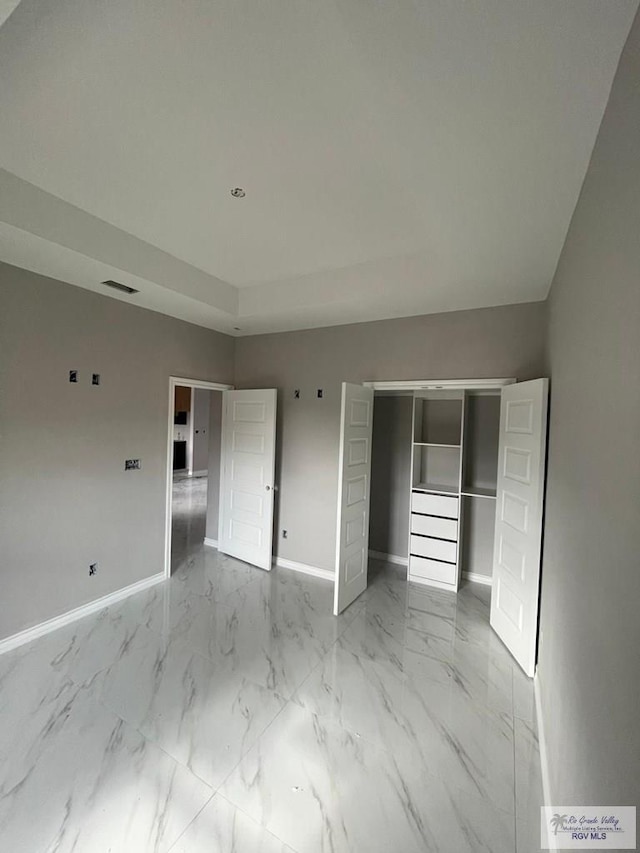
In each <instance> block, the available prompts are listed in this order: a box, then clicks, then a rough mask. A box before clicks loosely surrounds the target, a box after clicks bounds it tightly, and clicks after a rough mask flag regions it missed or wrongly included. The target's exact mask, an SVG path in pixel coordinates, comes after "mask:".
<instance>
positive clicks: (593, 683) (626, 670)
mask: <svg viewBox="0 0 640 853" xmlns="http://www.w3.org/2000/svg"><path fill="white" fill-rule="evenodd" d="M639 81H640V22H639V20H638V19H636V22H635V24H634V26H633V28H632V30H631V34H630V36H629V40H628V43H627V46H626V48H625V50H624V52H623V55H622V59H621V62H620V67H619V69H618V74H617V76H616V78H615V81H614V84H613V88H612V92H611V97H610V100H609V104H608V107H607V110H606V113H605V116H604V119H603V123H602V126H601V129H600V134H599V136H598V140H597V143H596V146H595V149H594V152H593V156H592V160H591V165H590V167H589V170H588V172H587V176H586V179H585V182H584V186H583V189H582V194H581V196H580V200H579V202H578V205H577V208H576V211H575V214H574V217H573V221H572V223H571V227H570V230H569V233H568V236H567V240H566V244H565V247H564V250H563V252H562V256H561V259H560V263H559V266H558V270H557V273H556V277H555V280H554V283H553V286H552V290H551V297H550V338H549V342H550V346H549V356H550V364H551V405H550V418H551V422H550V443H549V469H548V481H547V483H548V484H547V503H546V525H545V541H544V559H543V573H542V606H541V622H540V628H541V648H540V653H539V676H540V683H541V691H542V698H543V709H544V714H543V716H544V723H545V730H546V737H547V742H548V743H547V745H548V752H549V759H550V765H551V768H550V770H551V792H552V796H553V801H554V802H555V803H585V804H589V803H602V804H621V805H622V804H627V805H635V804H637V803H638V801H639V800H640V738H639V737H638V716H639V709H640V664H639V651H638V650H639V649H640V617H639V616H638V613H639V608H640V450H639V441H640V390H639V384H638V380H639V378H640V84H639Z"/></svg>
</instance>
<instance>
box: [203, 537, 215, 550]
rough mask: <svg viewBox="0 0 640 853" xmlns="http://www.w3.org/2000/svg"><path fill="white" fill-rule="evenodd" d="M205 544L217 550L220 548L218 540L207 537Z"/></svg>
mask: <svg viewBox="0 0 640 853" xmlns="http://www.w3.org/2000/svg"><path fill="white" fill-rule="evenodd" d="M204 544H205V545H207V546H208V547H209V548H217V547H218V540H217V539H208V538H207V537H206V536H205V540H204Z"/></svg>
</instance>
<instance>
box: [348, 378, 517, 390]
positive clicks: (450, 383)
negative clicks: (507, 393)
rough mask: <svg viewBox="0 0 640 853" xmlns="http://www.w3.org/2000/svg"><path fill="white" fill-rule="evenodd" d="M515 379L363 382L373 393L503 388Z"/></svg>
mask: <svg viewBox="0 0 640 853" xmlns="http://www.w3.org/2000/svg"><path fill="white" fill-rule="evenodd" d="M515 381H516V380H515V379H511V378H509V379H406V380H393V381H391V382H377V381H373V382H363V383H362V384H363V385H364V386H365V387H367V388H373V390H374V391H427V390H428V391H441V390H442V391H451V390H455V391H462V390H465V391H474V390H476V389H478V390H482V389H488V388H504V386H505V385H513V384H514V382H515Z"/></svg>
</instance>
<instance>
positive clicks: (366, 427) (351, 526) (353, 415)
mask: <svg viewBox="0 0 640 853" xmlns="http://www.w3.org/2000/svg"><path fill="white" fill-rule="evenodd" d="M372 427H373V389H372V388H364V387H363V386H362V385H350V384H349V383H348V382H343V383H342V413H341V419H340V457H339V475H338V476H339V483H338V523H337V537H336V576H335V592H334V598H333V612H334V613H335V615H336V616H337V615H338V613H342V611H343V610H344V609H345V608H346V607H348V606H349V605H350V604H351V602H352V601H353V600H354V599H356V598H357V597H358V596H359V595H360V593H361V592H364V590H365V589H366V588H367V566H368V560H369V498H370V491H371V489H370V486H371V433H372Z"/></svg>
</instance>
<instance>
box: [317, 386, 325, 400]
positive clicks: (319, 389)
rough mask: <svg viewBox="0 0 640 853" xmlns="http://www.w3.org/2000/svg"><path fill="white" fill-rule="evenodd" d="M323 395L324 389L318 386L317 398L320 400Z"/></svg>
mask: <svg viewBox="0 0 640 853" xmlns="http://www.w3.org/2000/svg"><path fill="white" fill-rule="evenodd" d="M323 397H324V391H323V390H322V388H318V400H321V399H322V398H323Z"/></svg>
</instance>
